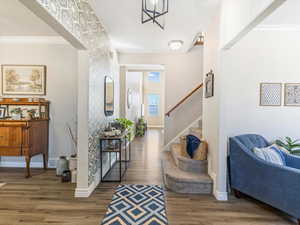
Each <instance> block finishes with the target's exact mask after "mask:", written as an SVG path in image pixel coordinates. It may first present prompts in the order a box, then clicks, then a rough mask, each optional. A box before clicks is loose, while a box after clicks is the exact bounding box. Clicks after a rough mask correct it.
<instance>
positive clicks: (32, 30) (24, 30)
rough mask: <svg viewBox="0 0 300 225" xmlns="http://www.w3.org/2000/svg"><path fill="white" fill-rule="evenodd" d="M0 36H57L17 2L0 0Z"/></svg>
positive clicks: (15, 0) (14, 0) (16, 0)
mask: <svg viewBox="0 0 300 225" xmlns="http://www.w3.org/2000/svg"><path fill="white" fill-rule="evenodd" d="M0 5H1V7H0V27H1V29H0V36H58V34H57V33H56V32H55V31H54V30H53V29H52V28H50V27H49V26H48V25H47V24H46V23H45V22H43V21H42V20H41V19H40V18H38V17H37V16H36V15H34V14H33V13H32V12H31V11H30V10H29V9H27V8H26V7H25V6H24V5H23V4H22V3H21V2H19V1H18V0H0Z"/></svg>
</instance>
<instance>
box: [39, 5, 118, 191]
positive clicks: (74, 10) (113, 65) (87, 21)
mask: <svg viewBox="0 0 300 225" xmlns="http://www.w3.org/2000/svg"><path fill="white" fill-rule="evenodd" d="M36 1H37V2H38V3H39V4H40V5H41V6H42V7H43V8H44V9H46V10H47V11H48V12H49V14H50V15H51V16H53V17H54V18H55V19H56V20H57V21H58V22H59V23H60V24H62V25H63V26H64V28H65V29H66V30H68V31H69V32H70V33H71V34H72V35H73V36H74V37H75V38H77V40H79V41H80V42H81V43H82V44H83V45H84V46H85V47H86V48H87V49H88V50H89V56H90V74H89V85H90V86H89V152H88V154H89V155H88V156H89V157H88V158H89V165H88V185H90V184H91V183H92V182H93V181H94V180H95V175H96V173H97V170H98V168H99V166H100V164H99V159H100V155H99V143H98V138H97V137H98V134H99V132H100V131H101V130H102V129H103V128H104V127H105V125H106V124H107V123H108V122H109V121H110V120H112V119H113V118H114V117H105V115H104V77H105V76H111V77H113V78H114V80H115V98H116V99H115V108H116V109H115V110H116V112H115V114H114V115H115V116H118V105H119V99H118V92H117V90H118V87H119V72H118V60H117V58H118V57H117V53H116V52H115V51H114V50H113V49H112V48H111V46H110V41H109V39H108V36H107V34H106V32H105V30H104V28H103V26H102V25H101V22H100V21H99V19H98V18H97V16H96V15H95V13H94V11H93V9H92V8H91V6H90V5H89V3H88V0H36ZM106 159H107V157H105V158H104V161H105V165H104V167H108V165H107V163H108V160H106Z"/></svg>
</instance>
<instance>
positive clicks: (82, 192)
mask: <svg viewBox="0 0 300 225" xmlns="http://www.w3.org/2000/svg"><path fill="white" fill-rule="evenodd" d="M99 183H100V169H98V171H97V173H96V174H95V180H94V181H93V183H92V184H91V185H90V186H89V187H88V188H76V189H75V198H88V197H89V196H90V195H91V194H92V193H93V191H94V190H95V189H96V187H97V186H98V184H99Z"/></svg>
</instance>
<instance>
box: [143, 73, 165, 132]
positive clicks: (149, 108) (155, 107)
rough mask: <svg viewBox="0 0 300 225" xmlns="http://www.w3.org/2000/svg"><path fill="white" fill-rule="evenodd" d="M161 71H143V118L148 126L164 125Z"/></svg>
mask: <svg viewBox="0 0 300 225" xmlns="http://www.w3.org/2000/svg"><path fill="white" fill-rule="evenodd" d="M162 76H163V73H162V72H160V71H153V72H145V73H144V104H145V119H146V121H147V123H148V126H149V127H163V125H164V107H163V106H164V96H163V93H164V92H163V88H164V86H163V85H164V82H163V77H162Z"/></svg>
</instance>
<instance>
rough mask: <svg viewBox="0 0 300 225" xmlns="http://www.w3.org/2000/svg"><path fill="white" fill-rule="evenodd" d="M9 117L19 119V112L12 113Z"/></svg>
mask: <svg viewBox="0 0 300 225" xmlns="http://www.w3.org/2000/svg"><path fill="white" fill-rule="evenodd" d="M11 118H12V119H13V120H20V119H21V114H16V113H12V114H11Z"/></svg>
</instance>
